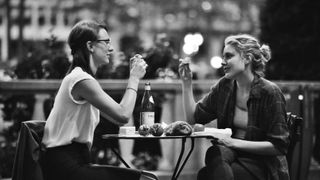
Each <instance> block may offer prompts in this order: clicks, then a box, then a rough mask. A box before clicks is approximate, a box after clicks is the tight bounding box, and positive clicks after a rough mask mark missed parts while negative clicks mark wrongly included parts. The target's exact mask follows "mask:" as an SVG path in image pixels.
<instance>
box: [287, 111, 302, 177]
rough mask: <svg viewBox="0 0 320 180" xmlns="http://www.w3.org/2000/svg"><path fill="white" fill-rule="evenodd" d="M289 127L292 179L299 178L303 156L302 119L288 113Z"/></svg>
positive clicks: (288, 156)
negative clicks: (301, 157)
mask: <svg viewBox="0 0 320 180" xmlns="http://www.w3.org/2000/svg"><path fill="white" fill-rule="evenodd" d="M287 125H288V129H289V133H290V134H289V139H290V144H289V148H288V152H287V156H286V157H287V161H288V165H289V173H290V179H291V180H295V179H297V178H298V177H299V175H297V173H299V165H300V156H301V138H302V126H303V123H302V118H301V117H299V116H297V115H294V114H292V113H290V112H289V113H287Z"/></svg>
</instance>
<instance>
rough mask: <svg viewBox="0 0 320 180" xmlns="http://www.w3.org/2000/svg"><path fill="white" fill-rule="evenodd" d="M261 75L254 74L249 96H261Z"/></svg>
mask: <svg viewBox="0 0 320 180" xmlns="http://www.w3.org/2000/svg"><path fill="white" fill-rule="evenodd" d="M262 79H263V78H262V77H260V76H257V75H255V76H254V79H253V81H252V84H251V90H250V98H261V93H262V91H261V88H262V86H263V85H262Z"/></svg>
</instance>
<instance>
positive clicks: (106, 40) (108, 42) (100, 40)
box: [96, 39, 111, 45]
mask: <svg viewBox="0 0 320 180" xmlns="http://www.w3.org/2000/svg"><path fill="white" fill-rule="evenodd" d="M96 42H105V44H106V45H109V44H110V42H111V41H110V39H98V40H96Z"/></svg>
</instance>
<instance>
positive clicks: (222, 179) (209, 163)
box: [198, 145, 267, 180]
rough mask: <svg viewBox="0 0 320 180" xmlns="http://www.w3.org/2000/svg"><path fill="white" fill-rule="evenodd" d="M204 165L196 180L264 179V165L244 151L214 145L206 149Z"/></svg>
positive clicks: (265, 175)
mask: <svg viewBox="0 0 320 180" xmlns="http://www.w3.org/2000/svg"><path fill="white" fill-rule="evenodd" d="M205 164H206V167H205V168H203V169H201V170H200V171H199V173H198V180H209V179H215V180H234V179H235V180H237V179H239V180H265V179H266V177H267V174H266V167H265V166H264V165H263V164H262V163H261V162H260V161H259V159H256V158H255V157H253V155H249V154H246V153H242V152H238V151H234V150H232V149H230V148H228V147H225V146H220V145H215V146H212V147H210V148H209V149H208V150H207V153H206V158H205Z"/></svg>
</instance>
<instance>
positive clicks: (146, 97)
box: [140, 82, 155, 126]
mask: <svg viewBox="0 0 320 180" xmlns="http://www.w3.org/2000/svg"><path fill="white" fill-rule="evenodd" d="M154 118H155V111H154V101H153V98H152V94H151V86H150V82H147V83H145V87H144V93H143V97H142V101H141V111H140V125H143V124H146V125H149V126H152V125H153V124H154Z"/></svg>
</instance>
